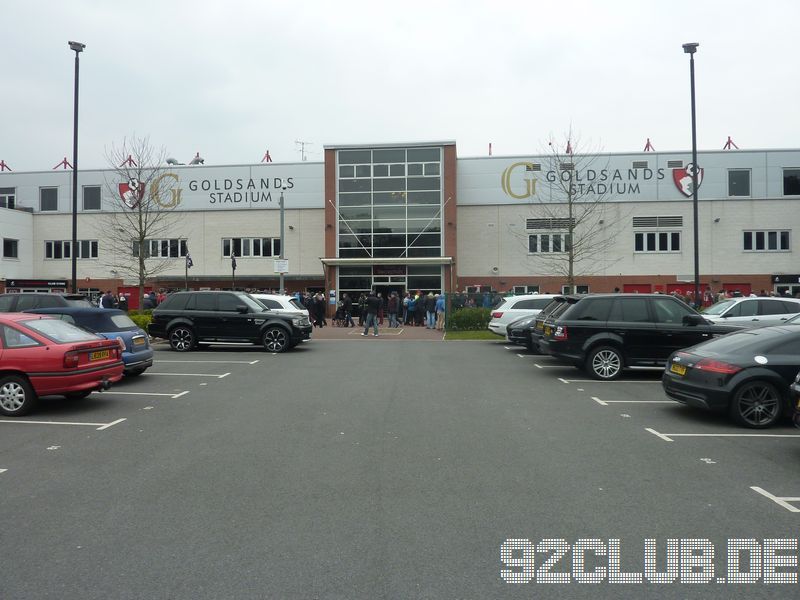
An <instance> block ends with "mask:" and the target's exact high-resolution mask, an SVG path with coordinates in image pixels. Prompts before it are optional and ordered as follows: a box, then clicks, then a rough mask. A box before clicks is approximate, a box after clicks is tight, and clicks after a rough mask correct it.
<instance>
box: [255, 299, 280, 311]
mask: <svg viewBox="0 0 800 600" xmlns="http://www.w3.org/2000/svg"><path fill="white" fill-rule="evenodd" d="M259 302H261V304H263V305H264V306H266V307H267V308H269V309H270V310H275V309H276V308H278V309H280V308H283V306H281V303H280V302H278V301H277V300H271V299H269V298H262V299H261V300H259Z"/></svg>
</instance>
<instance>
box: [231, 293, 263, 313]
mask: <svg viewBox="0 0 800 600" xmlns="http://www.w3.org/2000/svg"><path fill="white" fill-rule="evenodd" d="M237 298H238V299H239V304H244V305H245V306H247V307H248V308H249V309H250V312H262V311H263V310H264V307H263V306H262V305H261V303H260V302H259V301H258V300H256V299H255V298H253V297H252V296H251V295H250V294H238V295H237Z"/></svg>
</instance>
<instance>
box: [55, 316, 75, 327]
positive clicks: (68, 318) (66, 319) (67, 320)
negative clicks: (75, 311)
mask: <svg viewBox="0 0 800 600" xmlns="http://www.w3.org/2000/svg"><path fill="white" fill-rule="evenodd" d="M58 317H59V318H60V319H61V320H62V321H64V322H65V323H69V324H70V325H75V319H73V318H72V315H58Z"/></svg>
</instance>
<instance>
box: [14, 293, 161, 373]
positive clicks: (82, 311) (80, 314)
mask: <svg viewBox="0 0 800 600" xmlns="http://www.w3.org/2000/svg"><path fill="white" fill-rule="evenodd" d="M25 312H32V313H36V314H40V315H58V316H60V318H61V320H62V321H67V322H68V323H73V324H74V325H77V326H78V327H81V328H83V329H86V330H88V331H91V332H92V333H96V334H98V335H102V336H103V337H105V338H108V339H110V340H113V339H116V338H122V341H123V342H124V343H125V350H124V351H123V352H122V361H123V362H124V363H125V374H126V375H141V374H142V373H144V372H145V371H146V370H147V369H148V368H149V367H151V366H152V365H153V349H152V348H151V347H150V340H149V338H148V337H147V333H145V332H144V330H143V329H141V328H140V327H139V326H138V325H137V324H136V323H134V322H133V321H132V320H131V318H130V317H129V316H128V315H127V314H125V312H124V311H122V310H117V309H115V308H76V307H71V306H60V307H58V308H38V309H34V310H28V311H25Z"/></svg>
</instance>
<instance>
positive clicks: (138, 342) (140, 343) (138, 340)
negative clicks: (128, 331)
mask: <svg viewBox="0 0 800 600" xmlns="http://www.w3.org/2000/svg"><path fill="white" fill-rule="evenodd" d="M133 345H134V346H144V338H143V337H136V338H133Z"/></svg>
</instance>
